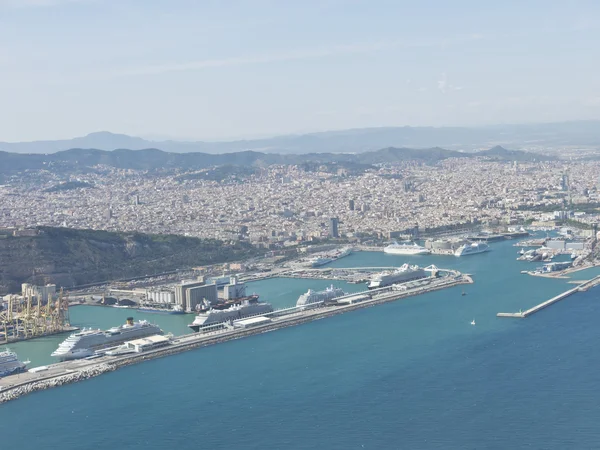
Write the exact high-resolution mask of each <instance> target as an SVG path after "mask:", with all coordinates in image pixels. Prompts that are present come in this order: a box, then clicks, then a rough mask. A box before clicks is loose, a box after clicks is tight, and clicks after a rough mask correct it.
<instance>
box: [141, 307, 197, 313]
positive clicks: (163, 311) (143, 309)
mask: <svg viewBox="0 0 600 450" xmlns="http://www.w3.org/2000/svg"><path fill="white" fill-rule="evenodd" d="M137 310H138V311H139V312H144V313H148V314H185V311H173V310H172V309H152V308H137Z"/></svg>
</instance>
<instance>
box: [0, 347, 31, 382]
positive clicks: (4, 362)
mask: <svg viewBox="0 0 600 450" xmlns="http://www.w3.org/2000/svg"><path fill="white" fill-rule="evenodd" d="M28 362H29V361H26V362H21V361H19V359H18V358H17V354H16V353H15V352H11V351H10V350H5V351H3V352H0V377H6V376H8V375H13V374H15V373H21V372H25V368H26V367H27V363H28Z"/></svg>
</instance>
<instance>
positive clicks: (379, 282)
mask: <svg viewBox="0 0 600 450" xmlns="http://www.w3.org/2000/svg"><path fill="white" fill-rule="evenodd" d="M425 277H427V274H426V273H425V270H423V269H422V268H421V267H419V266H410V265H408V264H404V265H402V266H401V267H399V268H398V269H396V270H393V271H389V270H386V271H384V272H381V273H378V274H377V275H374V276H373V278H372V279H371V282H370V283H369V285H368V288H369V289H378V288H382V287H386V286H391V285H392V284H398V283H405V282H407V281H411V280H418V279H420V278H425Z"/></svg>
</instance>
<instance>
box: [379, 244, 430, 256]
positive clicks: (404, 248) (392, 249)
mask: <svg viewBox="0 0 600 450" xmlns="http://www.w3.org/2000/svg"><path fill="white" fill-rule="evenodd" d="M383 252H384V253H389V254H390V255H429V254H430V253H431V250H429V249H427V248H425V247H421V246H420V245H418V244H416V243H414V242H410V243H406V242H403V243H402V244H398V243H397V242H394V243H393V244H392V245H388V246H387V247H385V248H384V249H383Z"/></svg>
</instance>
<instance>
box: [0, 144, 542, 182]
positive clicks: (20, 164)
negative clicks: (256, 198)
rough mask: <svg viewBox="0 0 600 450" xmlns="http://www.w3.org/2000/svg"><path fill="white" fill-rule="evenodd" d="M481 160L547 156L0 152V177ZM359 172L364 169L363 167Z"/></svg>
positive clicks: (502, 152)
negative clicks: (101, 169)
mask: <svg viewBox="0 0 600 450" xmlns="http://www.w3.org/2000/svg"><path fill="white" fill-rule="evenodd" d="M475 156H483V157H488V158H493V159H500V160H507V161H508V160H518V161H525V160H532V161H533V160H538V161H540V160H547V159H550V158H549V157H547V156H542V155H538V154H535V153H526V152H522V151H512V150H506V149H504V148H502V147H495V148H492V149H490V150H486V151H483V152H478V153H465V152H457V151H453V150H445V149H443V148H437V147H435V148H428V149H412V148H395V147H388V148H384V149H381V150H376V151H370V152H364V153H359V154H352V153H309V154H303V155H280V154H274V153H261V152H253V151H244V152H236V153H226V154H221V155H213V154H208V153H167V152H164V151H162V150H157V149H145V150H123V149H121V150H114V151H105V150H95V149H71V150H66V151H62V152H57V153H52V154H48V155H37V154H25V155H22V154H17V153H7V152H0V175H8V174H12V173H17V172H21V171H24V170H40V169H47V170H50V171H53V172H57V173H64V174H66V173H76V172H78V171H82V170H84V169H87V168H89V167H91V166H95V165H98V164H102V165H106V166H110V167H115V168H119V169H134V170H149V171H153V170H163V169H179V170H200V169H206V168H209V167H215V166H224V165H235V166H247V167H250V166H265V165H271V164H304V163H307V162H310V163H323V164H325V163H337V164H342V165H343V164H346V165H347V166H348V167H350V165H352V164H353V165H356V164H360V165H363V166H364V165H372V164H383V163H395V162H400V161H409V160H414V161H421V162H425V163H429V164H432V163H436V162H438V161H441V160H443V159H447V158H453V157H454V158H472V157H475ZM363 168H364V167H363Z"/></svg>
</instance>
